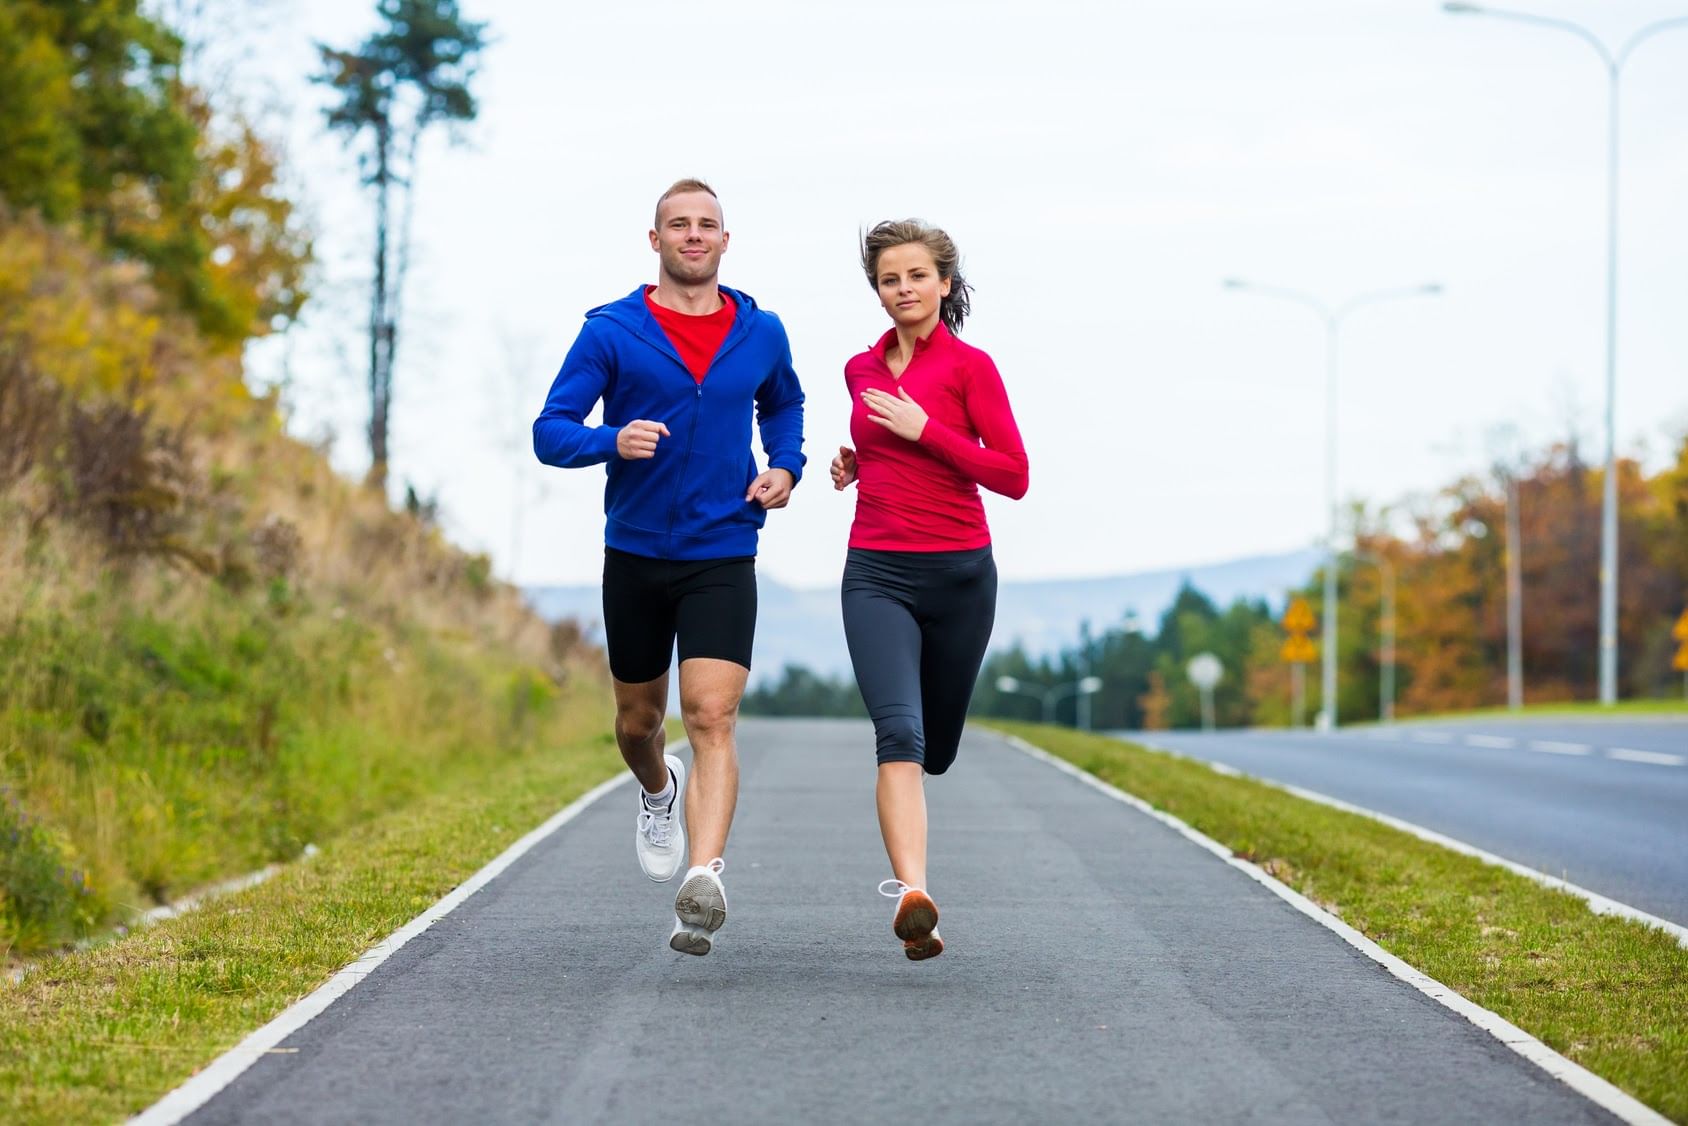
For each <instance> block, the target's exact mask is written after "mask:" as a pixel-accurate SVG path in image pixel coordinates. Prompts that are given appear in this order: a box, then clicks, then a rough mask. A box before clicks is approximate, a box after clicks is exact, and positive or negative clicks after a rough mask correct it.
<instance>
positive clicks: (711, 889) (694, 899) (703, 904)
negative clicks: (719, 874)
mask: <svg viewBox="0 0 1688 1126" xmlns="http://www.w3.org/2000/svg"><path fill="white" fill-rule="evenodd" d="M674 914H675V915H677V916H679V919H680V921H681V922H682V923H685V924H686V925H687V926H692V927H700V928H702V929H703V930H705V931H709V932H711V933H713V932H714V931H718V930H720V929H721V924H722V923H724V922H726V921H727V899H726V896H725V895H723V894H722V892H721V886H720V885H719V884H717V883H716V882H715V881H714V880H712V879H710V878H709V877H708V876H693V877H692V878H691V879H689V880H687V881H686V882H685V883H683V884H681V885H680V894H678V895H676V896H675V897H674ZM675 949H676V950H678V949H679V947H675Z"/></svg>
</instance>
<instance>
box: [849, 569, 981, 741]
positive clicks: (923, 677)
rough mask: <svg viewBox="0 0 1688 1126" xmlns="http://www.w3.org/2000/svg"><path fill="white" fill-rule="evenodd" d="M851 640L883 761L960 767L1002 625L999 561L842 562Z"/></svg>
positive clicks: (854, 659)
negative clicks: (977, 692) (972, 708)
mask: <svg viewBox="0 0 1688 1126" xmlns="http://www.w3.org/2000/svg"><path fill="white" fill-rule="evenodd" d="M843 600H844V638H845V640H846V641H848V642H849V645H850V663H851V664H853V665H854V666H855V669H856V684H857V686H858V687H860V688H861V692H862V701H863V702H864V703H865V704H867V714H868V715H869V716H871V717H872V718H873V731H874V737H875V739H876V741H877V744H878V752H879V761H880V762H882V763H886V762H918V763H922V764H924V765H925V767H926V773H928V774H942V773H943V772H944V771H946V770H948V769H949V768H950V764H952V763H953V762H955V752H956V750H957V749H958V748H959V746H960V744H961V728H962V725H963V724H964V723H965V722H966V720H967V705H968V703H969V702H970V701H971V700H972V698H973V683H974V682H975V681H976V680H978V678H979V665H980V664H981V663H982V662H983V661H984V659H985V647H986V646H987V645H988V644H990V639H991V625H992V623H993V622H994V621H995V620H996V561H995V560H994V559H992V558H991V549H990V548H989V547H981V548H977V549H975V550H973V551H936V552H926V551H868V550H865V549H863V548H857V547H853V548H851V549H850V554H849V556H848V557H847V558H846V560H845V563H844V582H843Z"/></svg>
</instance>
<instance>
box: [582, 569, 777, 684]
mask: <svg viewBox="0 0 1688 1126" xmlns="http://www.w3.org/2000/svg"><path fill="white" fill-rule="evenodd" d="M755 637H756V557H755V556H754V555H737V556H733V557H731V558H728V559H651V558H648V557H646V556H643V555H630V554H628V553H627V552H625V551H617V550H616V549H615V548H613V547H606V548H605V549H604V639H605V645H606V648H608V650H609V655H610V675H611V676H613V677H615V678H616V679H617V680H619V681H621V682H623V683H624V684H644V683H645V682H647V681H651V680H655V679H656V678H657V677H659V676H661V675H662V674H663V673H665V672H667V671H668V665H669V662H670V659H671V657H672V656H673V653H674V641H675V639H676V638H678V639H679V642H680V660H682V661H689V660H691V659H692V658H693V657H712V658H714V659H716V660H721V661H731V662H733V663H734V664H735V665H743V666H744V667H745V668H747V669H748V668H749V667H750V647H751V643H752V642H753V641H754V640H755Z"/></svg>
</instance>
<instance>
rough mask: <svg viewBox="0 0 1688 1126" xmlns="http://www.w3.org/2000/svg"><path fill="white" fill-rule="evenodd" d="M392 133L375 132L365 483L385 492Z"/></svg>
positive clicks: (381, 128)
mask: <svg viewBox="0 0 1688 1126" xmlns="http://www.w3.org/2000/svg"><path fill="white" fill-rule="evenodd" d="M391 147H392V131H391V127H390V126H389V125H388V124H387V123H386V122H385V121H383V122H381V123H379V124H378V125H377V126H376V131H375V160H376V171H375V284H374V286H372V287H371V289H372V292H371V293H370V303H369V476H368V478H367V481H366V483H367V484H368V485H370V487H372V488H377V489H380V490H382V491H383V492H385V491H386V487H387V412H388V407H389V405H390V401H391V396H392V377H393V372H392V358H391V357H392V327H391V320H390V318H389V315H388V307H387V306H388V301H387V298H388V289H387V284H388V283H387V258H388V249H387V245H388V239H387V228H388V225H389V224H388V216H389V208H388V201H389V197H390V194H391V189H392V165H391Z"/></svg>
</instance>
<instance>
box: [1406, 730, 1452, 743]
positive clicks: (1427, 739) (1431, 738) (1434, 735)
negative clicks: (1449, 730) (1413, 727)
mask: <svg viewBox="0 0 1688 1126" xmlns="http://www.w3.org/2000/svg"><path fill="white" fill-rule="evenodd" d="M1412 739H1413V742H1415V743H1452V742H1453V741H1454V737H1453V736H1452V735H1444V734H1442V733H1441V732H1440V731H1415V732H1413V734H1412Z"/></svg>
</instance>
